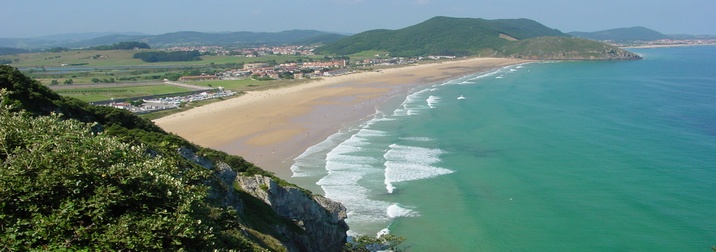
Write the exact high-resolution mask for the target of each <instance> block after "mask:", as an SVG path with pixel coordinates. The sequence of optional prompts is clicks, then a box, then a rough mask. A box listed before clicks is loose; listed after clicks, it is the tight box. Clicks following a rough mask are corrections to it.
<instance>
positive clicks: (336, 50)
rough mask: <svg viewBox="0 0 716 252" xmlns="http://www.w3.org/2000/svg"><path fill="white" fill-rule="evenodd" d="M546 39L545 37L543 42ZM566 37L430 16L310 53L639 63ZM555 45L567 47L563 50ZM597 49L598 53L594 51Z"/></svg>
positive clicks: (501, 23)
mask: <svg viewBox="0 0 716 252" xmlns="http://www.w3.org/2000/svg"><path fill="white" fill-rule="evenodd" d="M545 37H550V38H549V39H543V38H545ZM569 37H571V36H570V35H568V34H564V33H562V32H560V31H559V30H556V29H551V28H549V27H546V26H544V25H542V24H540V23H538V22H536V21H533V20H529V19H498V20H485V19H479V18H450V17H435V18H432V19H429V20H427V21H425V22H422V23H420V24H416V25H413V26H410V27H406V28H403V29H398V30H372V31H366V32H363V33H359V34H356V35H353V36H350V37H347V38H344V39H342V40H339V41H337V42H335V43H332V44H328V45H325V46H322V47H319V48H317V49H316V50H315V52H316V53H323V54H334V55H350V54H356V53H359V52H363V51H387V52H389V53H390V55H391V56H424V55H454V56H471V55H479V56H490V57H519V58H529V59H555V58H559V59H601V60H606V59H638V58H639V57H638V56H636V55H634V54H631V53H628V52H626V51H623V50H621V49H618V48H613V47H610V46H607V45H604V44H601V43H599V44H594V43H593V42H591V41H587V40H581V39H580V40H565V39H561V40H560V39H558V38H569ZM549 42H555V43H556V44H552V43H549ZM560 46H567V47H568V48H563V49H562V48H560ZM597 47H600V49H599V50H597V49H596V48H597ZM601 47H604V48H608V49H601ZM611 51H614V53H612V52H611ZM563 56H564V57H563Z"/></svg>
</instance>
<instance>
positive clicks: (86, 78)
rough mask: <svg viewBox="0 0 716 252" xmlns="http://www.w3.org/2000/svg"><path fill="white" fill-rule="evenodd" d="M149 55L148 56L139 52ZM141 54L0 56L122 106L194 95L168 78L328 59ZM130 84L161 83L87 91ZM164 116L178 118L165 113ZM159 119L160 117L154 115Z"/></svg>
mask: <svg viewBox="0 0 716 252" xmlns="http://www.w3.org/2000/svg"><path fill="white" fill-rule="evenodd" d="M139 51H147V50H139ZM139 51H138V50H108V51H103V50H69V51H64V52H43V53H26V54H19V55H4V56H0V60H11V61H12V62H13V63H11V64H10V65H11V66H13V67H17V68H21V69H25V70H24V72H25V73H26V74H28V75H29V76H31V77H32V78H34V79H35V80H37V81H40V83H42V84H44V85H51V84H52V83H53V80H54V81H56V82H57V83H58V85H64V83H65V81H67V80H69V79H71V80H72V82H73V86H72V87H71V88H62V89H56V92H58V93H60V94H61V95H64V96H70V97H75V98H78V99H80V100H83V101H87V102H95V101H103V100H110V99H114V100H118V101H126V100H128V99H131V98H135V97H141V96H151V95H162V94H171V93H179V92H186V91H190V90H189V89H186V88H182V87H177V86H171V85H164V84H161V80H163V79H164V78H167V76H182V75H186V74H187V73H191V72H197V71H198V72H202V73H203V72H208V73H213V72H219V71H224V70H230V69H233V68H236V67H238V66H239V65H241V64H245V63H255V62H275V63H278V64H281V63H286V62H295V61H299V59H300V60H304V61H308V60H322V59H323V56H295V55H267V56H262V57H250V58H249V57H238V56H208V55H205V56H202V57H201V58H202V60H201V61H182V62H156V63H148V62H143V61H141V60H139V59H134V58H133V56H134V54H135V53H137V52H139ZM377 53H380V52H368V53H366V54H365V55H356V57H358V58H362V57H366V58H368V57H373V54H377ZM309 81H311V80H310V79H304V80H271V81H258V80H250V79H245V80H221V81H197V82H190V83H188V84H194V85H199V86H207V87H220V86H221V87H224V88H225V89H227V90H233V91H236V92H243V91H251V90H261V89H271V88H278V87H282V86H291V85H297V84H301V83H305V82H309ZM98 82H99V83H130V82H157V85H141V86H123V87H89V86H88V87H87V88H84V87H82V85H83V84H91V83H98ZM211 102H214V101H203V102H200V103H197V104H192V105H191V106H201V105H203V104H206V103H211ZM162 113H175V112H173V111H166V112H162ZM150 116H152V117H153V116H156V115H150Z"/></svg>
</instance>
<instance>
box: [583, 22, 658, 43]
mask: <svg viewBox="0 0 716 252" xmlns="http://www.w3.org/2000/svg"><path fill="white" fill-rule="evenodd" d="M569 34H570V35H572V36H575V37H579V38H585V39H591V40H597V41H614V42H630V41H654V40H660V39H670V38H671V37H670V36H668V35H664V34H662V33H660V32H658V31H655V30H652V29H649V28H646V27H642V26H635V27H630V28H616V29H609V30H603V31H596V32H570V33H569Z"/></svg>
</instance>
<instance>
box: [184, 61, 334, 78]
mask: <svg viewBox="0 0 716 252" xmlns="http://www.w3.org/2000/svg"><path fill="white" fill-rule="evenodd" d="M347 64H348V63H347V61H346V60H331V61H324V62H303V63H295V62H290V63H283V64H278V65H274V66H271V65H269V64H268V63H247V64H244V68H242V69H231V70H228V71H224V72H221V73H217V74H216V75H202V76H183V77H180V78H179V81H201V80H235V79H242V78H247V77H252V78H257V79H260V78H269V79H274V80H276V79H282V78H293V79H303V78H310V77H320V76H336V75H341V74H345V73H347V72H348V71H347V70H345V68H346V67H347Z"/></svg>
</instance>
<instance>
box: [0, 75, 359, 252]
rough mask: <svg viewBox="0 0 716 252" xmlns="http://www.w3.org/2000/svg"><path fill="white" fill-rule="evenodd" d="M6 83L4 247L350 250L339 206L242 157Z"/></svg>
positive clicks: (17, 80) (0, 129)
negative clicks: (347, 245) (347, 247)
mask: <svg viewBox="0 0 716 252" xmlns="http://www.w3.org/2000/svg"><path fill="white" fill-rule="evenodd" d="M0 90H2V91H1V93H2V94H0V98H1V99H2V102H1V103H0V117H2V120H1V121H0V164H2V169H0V188H2V190H0V223H2V229H3V232H2V233H0V244H2V245H0V248H2V249H0V250H10V251H15V250H19V251H25V250H34V249H40V250H65V249H69V250H90V251H95V250H134V251H176V250H180V249H183V250H190V251H210V250H229V249H232V250H238V251H266V250H271V251H338V250H340V249H341V248H343V247H344V243H345V240H346V231H347V229H348V226H347V225H346V223H345V222H344V219H345V218H346V213H345V208H344V207H343V206H342V205H341V204H340V203H337V202H333V201H331V200H329V199H326V198H324V197H322V196H319V195H313V194H311V193H310V192H307V191H305V190H303V189H301V188H298V187H296V186H294V185H291V184H289V183H287V182H285V181H283V180H280V179H278V178H276V177H275V176H273V174H271V173H268V172H266V171H264V170H262V169H260V168H258V167H256V166H254V165H253V164H251V163H249V162H247V161H245V160H244V159H243V158H241V157H237V156H232V155H228V154H226V153H223V152H220V151H216V150H212V149H207V148H202V147H199V146H196V145H194V144H192V143H190V142H188V141H186V140H184V139H183V138H181V137H178V136H176V135H173V134H169V133H166V132H165V131H163V130H162V129H161V128H159V127H157V126H156V125H154V124H153V123H152V122H150V121H148V120H145V119H142V118H139V117H136V116H135V115H133V114H131V113H130V112H128V111H125V110H119V109H114V108H108V107H95V106H91V105H89V104H87V103H85V102H81V101H79V100H76V99H72V98H66V97H62V96H59V95H58V94H56V93H54V92H53V91H51V90H50V89H48V88H47V87H45V86H42V85H41V84H39V83H38V82H36V81H34V80H32V79H30V78H29V77H27V76H25V75H23V74H22V73H20V72H19V71H18V70H17V69H15V68H12V67H9V66H5V65H3V66H0ZM7 91H9V93H7ZM56 113H60V114H61V115H59V114H56Z"/></svg>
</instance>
